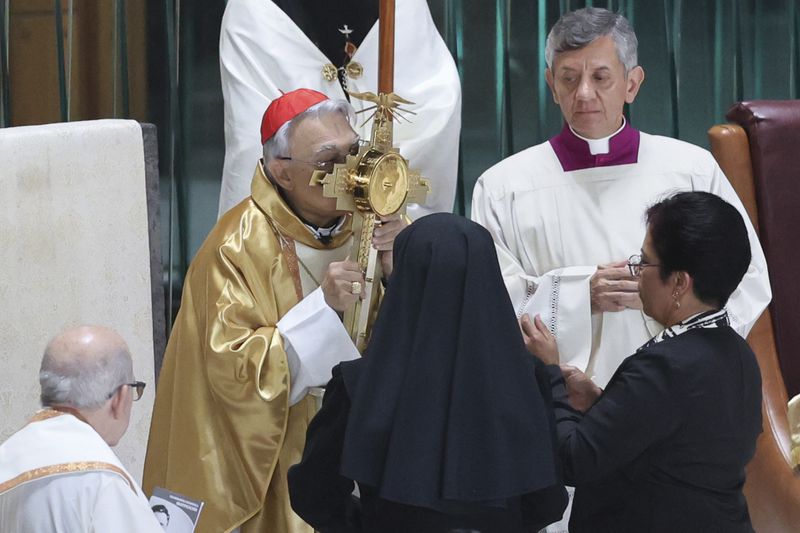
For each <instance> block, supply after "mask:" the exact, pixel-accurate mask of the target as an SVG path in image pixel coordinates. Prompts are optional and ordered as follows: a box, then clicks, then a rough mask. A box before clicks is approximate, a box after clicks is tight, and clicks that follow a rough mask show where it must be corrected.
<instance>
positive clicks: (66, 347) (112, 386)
mask: <svg viewBox="0 0 800 533" xmlns="http://www.w3.org/2000/svg"><path fill="white" fill-rule="evenodd" d="M39 382H40V385H41V399H42V407H43V409H42V410H41V411H39V412H38V413H36V414H35V415H34V416H33V418H31V420H30V421H29V422H28V424H27V425H25V426H24V427H23V428H22V429H20V430H19V431H17V432H16V433H14V434H13V435H12V436H11V437H10V438H9V439H8V440H7V441H5V442H4V443H3V444H2V445H0V531H17V532H24V533H45V532H52V531H70V532H75V533H82V532H85V533H90V532H94V531H115V532H117V531H118V532H122V533H126V532H130V533H148V532H150V533H157V532H159V531H161V528H160V526H159V524H158V522H157V521H156V519H155V517H154V516H153V513H152V512H151V511H150V506H149V505H148V503H147V500H146V499H145V497H144V495H143V494H142V491H141V489H140V488H139V486H138V485H137V484H136V481H134V479H133V477H132V476H131V475H130V474H129V473H128V471H127V470H126V469H125V467H124V466H123V465H122V463H120V461H119V459H118V458H117V456H116V455H115V454H114V452H113V451H112V450H111V446H115V445H116V444H117V443H118V442H119V440H120V439H121V438H122V436H123V435H124V434H125V431H126V430H127V429H128V423H129V422H130V416H131V404H132V402H134V401H136V400H138V399H139V398H140V397H141V396H142V392H143V391H144V387H145V384H144V383H143V382H141V381H136V379H135V377H134V374H133V363H132V361H131V354H130V352H129V350H128V346H127V345H126V344H125V341H124V340H123V339H122V337H120V336H119V334H118V333H116V332H115V331H113V330H111V329H109V328H105V327H101V326H81V327H77V328H72V329H68V330H66V331H64V332H63V333H61V334H59V335H57V336H56V337H55V338H53V340H51V341H50V343H49V344H48V345H47V348H46V350H45V352H44V357H43V359H42V365H41V370H40V372H39Z"/></svg>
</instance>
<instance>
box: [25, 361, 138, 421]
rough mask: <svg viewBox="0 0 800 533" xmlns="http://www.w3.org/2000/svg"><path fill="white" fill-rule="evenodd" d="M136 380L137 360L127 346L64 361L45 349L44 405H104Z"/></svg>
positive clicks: (88, 407) (41, 372) (89, 407)
mask: <svg viewBox="0 0 800 533" xmlns="http://www.w3.org/2000/svg"><path fill="white" fill-rule="evenodd" d="M132 381H133V362H132V360H131V354H130V353H129V352H128V350H127V349H126V348H121V347H120V348H116V349H114V350H112V351H110V352H109V353H107V354H104V355H103V356H101V357H92V358H79V357H76V358H70V359H69V360H64V359H63V358H60V357H57V356H56V355H55V354H53V353H52V352H51V350H50V346H48V348H47V349H46V350H45V352H44V357H43V358H42V366H41V368H40V370H39V384H40V385H41V387H42V393H41V402H42V406H44V407H48V406H51V405H65V406H67V407H72V408H75V409H86V410H93V409H98V408H100V407H101V406H102V405H103V404H104V403H105V402H106V400H108V398H109V394H113V393H114V392H116V390H117V389H118V388H119V387H120V385H122V384H123V383H130V382H132Z"/></svg>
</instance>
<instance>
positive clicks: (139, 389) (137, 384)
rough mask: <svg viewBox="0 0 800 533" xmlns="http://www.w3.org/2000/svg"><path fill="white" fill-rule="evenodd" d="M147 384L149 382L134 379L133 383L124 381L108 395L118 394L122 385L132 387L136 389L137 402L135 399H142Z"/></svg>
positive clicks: (135, 397) (134, 397)
mask: <svg viewBox="0 0 800 533" xmlns="http://www.w3.org/2000/svg"><path fill="white" fill-rule="evenodd" d="M146 385H147V383H145V382H144V381H134V382H133V383H123V384H122V385H120V386H119V387H117V388H116V389H114V390H113V391H112V392H111V394H109V395H108V397H109V398H111V397H112V396H114V394H116V393H117V391H118V390H119V389H121V388H122V387H131V388H132V389H133V390H134V394H133V401H134V402H135V401H137V400H139V399H141V397H142V394H144V388H145V386H146Z"/></svg>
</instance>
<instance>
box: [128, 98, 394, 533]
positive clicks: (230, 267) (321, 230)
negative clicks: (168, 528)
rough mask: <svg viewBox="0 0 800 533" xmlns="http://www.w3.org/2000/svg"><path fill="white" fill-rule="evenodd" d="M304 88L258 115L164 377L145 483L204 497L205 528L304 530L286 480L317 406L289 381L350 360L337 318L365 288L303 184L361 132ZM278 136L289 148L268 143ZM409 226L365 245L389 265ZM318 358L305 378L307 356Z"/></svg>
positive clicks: (342, 218)
mask: <svg viewBox="0 0 800 533" xmlns="http://www.w3.org/2000/svg"><path fill="white" fill-rule="evenodd" d="M301 91H304V90H299V91H293V92H290V93H287V94H286V95H284V96H283V97H281V98H279V99H277V100H275V101H274V102H273V103H272V104H271V105H270V109H272V110H273V111H275V112H274V113H272V114H271V115H270V109H268V111H267V113H265V116H264V125H262V140H264V141H265V142H266V144H265V150H264V152H265V160H264V163H263V165H262V164H259V165H258V167H257V169H256V173H255V176H254V178H253V183H252V195H251V196H250V197H249V198H247V199H246V200H244V201H243V202H242V203H240V204H239V205H238V206H236V207H234V208H233V209H231V210H230V211H229V212H228V213H226V214H225V215H224V216H223V217H222V218H221V219H220V220H219V222H218V223H217V225H216V226H215V227H214V229H213V230H212V231H211V233H210V234H209V236H208V238H207V239H206V241H205V243H204V244H203V246H202V247H201V248H200V250H199V251H198V253H197V256H196V257H195V259H194V261H193V262H192V265H191V267H190V268H189V271H188V273H187V276H186V282H185V286H184V291H183V299H182V302H181V309H180V312H179V313H178V317H177V319H176V322H175V325H174V328H173V331H172V335H171V337H170V339H169V344H168V346H167V351H166V355H165V357H164V364H163V367H162V369H161V375H160V378H159V383H158V389H157V394H156V402H155V408H154V412H153V421H152V426H151V430H150V440H149V443H148V449H147V458H146V462H145V472H144V482H143V487H144V490H145V491H146V492H147V493H148V494H149V493H151V492H152V490H153V488H154V487H156V486H159V487H164V488H166V489H167V490H170V491H173V492H177V493H180V494H184V495H186V496H189V497H191V498H194V499H198V500H202V501H203V502H204V504H205V505H204V507H203V509H202V511H201V513H200V521H199V523H198V526H197V530H196V531H198V532H200V533H212V532H213V533H219V532H228V531H233V530H235V529H236V528H239V529H240V531H241V532H242V533H250V532H269V533H312V531H313V529H312V528H311V527H310V526H308V525H307V524H305V523H304V522H303V521H302V520H301V519H300V518H299V517H298V516H297V515H295V514H294V513H293V511H292V510H291V507H290V504H289V497H288V489H287V485H286V472H287V470H288V469H289V467H290V466H291V465H293V464H295V463H297V462H299V460H300V458H301V456H302V452H303V444H304V439H305V432H306V428H307V425H308V422H309V420H310V419H311V417H312V416H313V415H314V413H315V411H316V409H315V405H314V399H313V398H312V397H311V396H308V395H306V394H305V390H307V389H304V390H300V385H299V384H298V383H299V381H301V380H302V381H303V382H304V385H303V387H308V386H313V385H322V384H324V383H325V382H326V381H327V380H328V379H329V378H330V368H331V367H332V366H334V365H335V364H336V363H338V362H339V361H340V360H346V359H352V358H354V357H357V355H358V354H357V352H356V351H355V347H353V345H352V342H350V340H349V337H347V333H346V331H345V330H344V327H343V326H342V325H341V322H340V321H339V320H338V317H337V316H336V314H335V312H334V311H339V312H341V311H343V310H344V309H345V308H346V307H347V306H349V305H352V303H353V302H354V301H355V299H356V298H358V297H359V295H360V292H359V291H361V290H362V289H361V287H362V286H363V277H362V274H361V272H360V269H359V268H358V265H357V264H356V263H353V262H351V261H349V260H348V259H347V255H348V253H349V250H350V244H351V243H352V238H351V237H352V231H351V217H350V215H348V214H345V213H341V212H336V211H335V202H334V203H331V202H330V199H327V198H322V193H321V187H319V186H315V185H314V184H313V183H311V182H310V180H309V178H310V176H311V173H312V171H313V169H314V167H320V166H321V165H324V164H326V162H325V161H317V162H315V161H314V160H313V158H314V157H318V158H319V157H322V156H324V157H329V158H332V159H331V161H333V159H336V160H342V159H343V158H344V157H345V156H346V154H347V153H349V150H350V147H351V145H353V144H355V145H356V146H357V144H358V137H357V136H356V135H355V132H353V130H352V128H350V125H349V124H350V123H349V122H348V113H344V114H342V112H339V111H341V110H342V109H345V106H348V104H347V103H346V102H333V101H329V100H327V98H326V97H324V95H320V96H319V97H317V96H314V95H311V97H309V94H308V93H312V91H306V92H305V93H301ZM273 106H277V107H275V108H274V109H273ZM319 107H321V110H319V109H317V108H319ZM276 115H277V116H278V119H277V120H276ZM349 116H350V117H352V114H351V112H350V113H349ZM286 117H288V118H286ZM284 119H285V120H284ZM265 129H266V132H265V131H264V130H265ZM275 130H277V132H276V131H275ZM280 135H284V141H286V142H288V145H287V146H284V147H283V150H286V152H288V153H285V154H284V153H280V152H281V145H280V143H278V145H277V148H276V147H275V146H273V145H274V143H273V142H272V141H271V139H272V137H273V136H275V137H278V136H280ZM267 141H269V142H267ZM282 142H283V141H282ZM325 150H327V152H325ZM328 152H329V153H328ZM337 152H338V153H337ZM341 152H343V153H341ZM289 154H291V156H292V157H289ZM315 154H316V155H315ZM294 158H297V159H294ZM264 169H266V171H267V173H268V174H269V177H267V174H266V173H265V172H264ZM326 221H327V222H326ZM328 223H329V225H330V229H329V231H326V228H325V224H328ZM404 225H405V223H404V222H402V221H400V220H397V221H391V222H389V223H385V224H384V225H383V228H382V229H383V232H382V233H377V234H376V237H375V240H374V241H373V243H374V244H375V246H376V247H377V248H378V249H379V250H384V252H382V253H383V254H385V255H387V256H389V257H390V255H391V252H390V250H391V245H392V242H393V240H394V235H396V234H397V233H399V231H400V230H401V229H402V227H403V226H404ZM319 280H321V281H319ZM318 286H319V288H318ZM323 296H324V301H323ZM315 299H316V300H315ZM313 301H317V302H323V303H322V304H321V306H320V305H318V306H317V307H321V309H316V310H315V309H311V308H312V307H313V306H314V305H315V304H313ZM326 304H327V305H326ZM309 306H310V307H309ZM306 308H307V309H306ZM309 309H311V310H309ZM290 311H291V314H294V315H298V314H300V315H305V316H304V317H303V319H302V320H301V322H302V321H305V322H306V323H309V324H311V325H312V326H313V327H314V328H315V329H313V330H311V331H313V333H311V334H309V329H305V330H303V328H302V327H299V331H300V332H301V334H300V335H297V336H296V337H295V338H294V339H293V338H292V337H291V331H290V330H292V328H295V327H296V324H295V325H284V323H283V322H281V319H282V318H283V319H286V318H287V317H288V316H289V315H290ZM325 313H327V314H328V315H330V316H332V317H334V320H333V322H334V323H335V325H334V326H331V321H330V319H329V318H325V317H326V316H328V315H325ZM326 320H327V322H326ZM279 322H281V324H279ZM282 326H283V329H282ZM317 326H319V327H317ZM337 328H338V330H337ZM342 338H344V339H345V342H346V343H347V346H346V347H345V348H347V349H345V348H342V347H343V346H344V344H342V341H341V339H342ZM287 339H289V341H288V342H287ZM331 339H333V340H331ZM314 342H317V343H318V345H316V346H315V345H314ZM337 342H339V345H338V348H336V343H337ZM309 347H310V348H309ZM331 347H334V348H331ZM326 349H327V351H328V354H327V355H326V356H324V357H322V361H321V362H319V361H317V362H316V363H314V364H316V366H317V368H316V369H314V364H311V363H309V362H308V361H309V360H310V359H313V358H314V357H316V354H317V353H322V352H325V350H326ZM331 350H333V352H334V353H330V352H331ZM304 351H305V352H309V353H310V354H311V355H310V356H309V355H308V353H307V354H306V355H304V354H303V353H302V352H304ZM295 352H296V355H295V356H293V354H294V353H295ZM298 356H299V359H298ZM304 368H310V370H304ZM320 368H321V369H322V370H319V369H320ZM304 373H305V374H304ZM309 375H311V377H309ZM293 381H295V383H293Z"/></svg>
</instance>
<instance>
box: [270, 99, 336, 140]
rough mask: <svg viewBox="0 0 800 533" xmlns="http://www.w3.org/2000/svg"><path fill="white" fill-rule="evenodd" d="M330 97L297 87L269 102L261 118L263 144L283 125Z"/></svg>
mask: <svg viewBox="0 0 800 533" xmlns="http://www.w3.org/2000/svg"><path fill="white" fill-rule="evenodd" d="M327 99H328V97H327V96H325V95H324V94H322V93H321V92H318V91H314V90H311V89H297V90H295V91H291V92H288V93H285V94H283V95H281V96H280V97H279V98H276V99H275V100H273V101H272V103H270V104H269V107H268V108H267V110H266V111H264V117H263V118H262V119H261V144H264V143H265V142H267V140H268V139H269V138H270V137H272V136H273V135H275V132H276V131H278V130H279V129H280V127H281V126H283V125H284V124H286V123H287V122H289V121H290V120H292V119H293V118H294V117H296V116H297V115H299V114H300V113H302V112H303V111H306V110H307V109H308V108H309V107H311V106H313V105H316V104H318V103H320V102H322V101H323V100H327Z"/></svg>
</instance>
